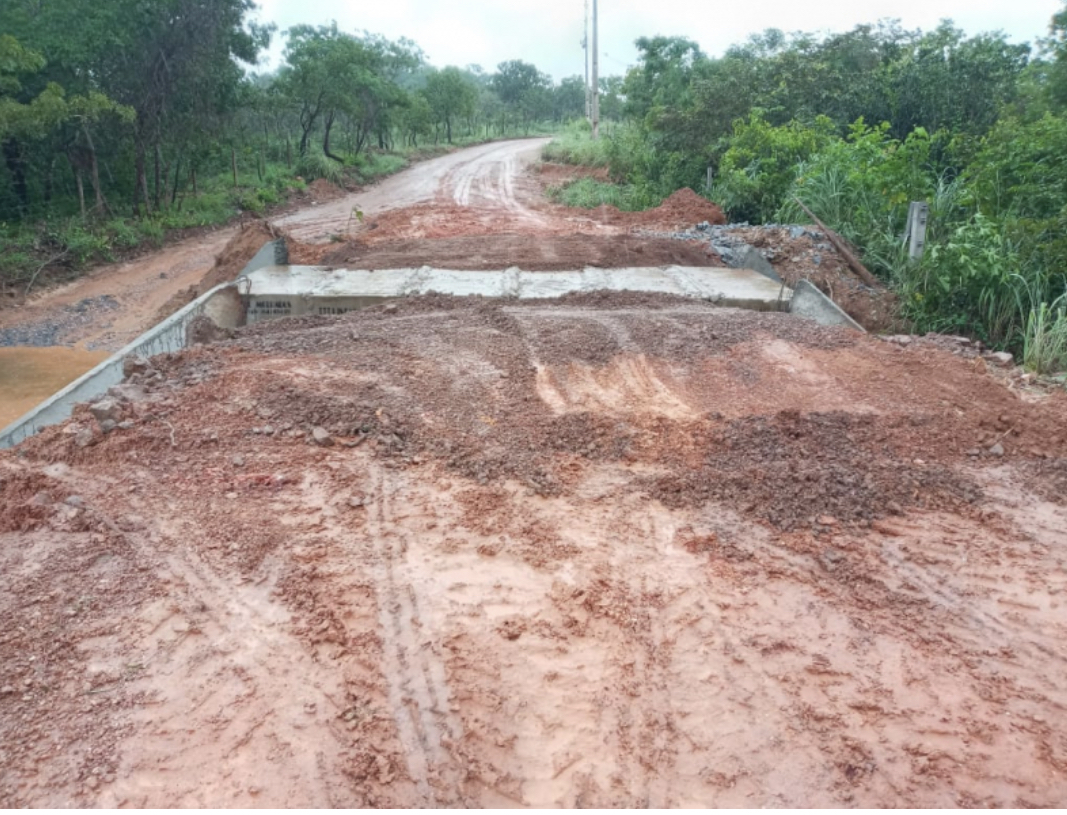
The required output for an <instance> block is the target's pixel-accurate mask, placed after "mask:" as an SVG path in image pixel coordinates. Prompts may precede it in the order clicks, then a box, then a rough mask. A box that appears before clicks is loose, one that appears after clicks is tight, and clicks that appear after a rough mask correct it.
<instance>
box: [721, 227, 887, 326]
mask: <svg viewBox="0 0 1067 815" xmlns="http://www.w3.org/2000/svg"><path fill="white" fill-rule="evenodd" d="M731 231H732V232H733V233H734V234H736V235H738V236H740V237H741V238H742V239H744V240H745V241H747V242H748V243H749V244H750V245H752V246H755V247H756V248H757V249H759V250H760V252H761V253H762V254H763V255H764V256H765V257H766V258H767V259H768V260H769V261H770V262H771V265H772V266H773V267H774V270H775V272H777V273H778V275H779V276H780V277H781V278H782V280H783V281H785V282H786V283H788V284H789V285H790V286H795V285H796V284H797V282H798V281H800V280H802V279H803V280H809V281H811V282H812V283H813V284H815V286H816V287H817V288H818V289H819V290H820V291H822V292H823V294H825V295H827V296H828V297H829V298H830V299H832V300H833V301H834V302H835V303H837V304H838V305H839V306H841V308H842V309H843V310H844V311H845V313H846V314H848V315H849V316H850V317H851V318H852V319H854V320H855V321H856V322H858V323H859V324H860V325H862V326H863V327H864V328H866V329H867V330H868V331H871V332H875V333H878V332H883V331H893V330H896V329H898V328H899V327H900V319H899V316H898V310H899V304H898V302H897V297H896V295H895V294H894V293H893V292H891V291H889V290H888V289H887V288H885V287H880V288H871V287H870V286H866V285H864V284H863V283H861V282H860V280H859V279H858V278H857V277H856V275H855V273H854V272H852V270H851V269H849V268H848V265H847V264H846V263H845V260H844V258H842V257H841V256H840V255H839V254H838V252H837V250H836V249H834V247H833V246H832V245H831V244H830V242H829V241H827V240H826V236H825V235H823V234H822V232H820V231H819V230H818V229H816V228H815V227H807V228H798V227H758V226H753V227H739V228H737V229H735V230H731Z"/></svg>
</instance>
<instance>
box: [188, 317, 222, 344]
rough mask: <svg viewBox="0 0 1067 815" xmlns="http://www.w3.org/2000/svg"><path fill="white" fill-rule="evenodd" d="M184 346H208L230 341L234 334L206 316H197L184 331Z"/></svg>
mask: <svg viewBox="0 0 1067 815" xmlns="http://www.w3.org/2000/svg"><path fill="white" fill-rule="evenodd" d="M185 336H186V345H190V346H192V345H209V344H211V343H215V342H222V341H223V340H230V339H233V337H234V332H233V330H232V329H229V328H222V327H220V326H219V325H217V324H216V323H215V321H214V320H212V319H211V318H210V317H208V316H207V315H206V314H198V315H197V316H196V317H194V318H193V319H192V320H191V321H190V322H189V326H188V327H187V328H186V329H185Z"/></svg>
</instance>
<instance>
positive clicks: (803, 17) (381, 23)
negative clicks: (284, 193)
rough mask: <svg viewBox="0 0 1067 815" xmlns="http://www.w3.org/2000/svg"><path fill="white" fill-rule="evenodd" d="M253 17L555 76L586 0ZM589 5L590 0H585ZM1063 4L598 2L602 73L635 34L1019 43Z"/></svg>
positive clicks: (278, 44) (981, 0) (425, 4)
mask: <svg viewBox="0 0 1067 815" xmlns="http://www.w3.org/2000/svg"><path fill="white" fill-rule="evenodd" d="M258 2H259V4H260V12H259V17H260V19H261V20H263V21H272V22H274V23H276V24H277V25H278V29H279V32H281V31H284V30H285V29H286V28H288V27H289V26H292V25H296V24H297V23H310V24H313V25H321V24H325V23H329V22H330V21H331V20H336V21H337V24H338V25H339V26H340V27H341V28H342V29H344V30H346V31H356V30H360V29H365V30H367V31H371V32H373V33H377V34H384V35H385V36H386V37H389V38H390V39H397V38H399V37H402V36H403V37H408V38H410V39H412V40H414V41H415V42H416V43H418V44H419V46H421V47H422V49H423V51H425V52H426V55H427V57H428V59H429V61H430V63H431V64H432V65H436V66H437V67H443V66H445V65H459V66H465V65H469V64H472V63H475V64H479V65H481V66H482V67H483V68H485V69H486V70H490V71H491V70H493V69H494V68H495V67H496V66H497V64H498V63H500V62H503V61H504V60H508V59H522V60H525V61H527V62H532V63H534V64H535V65H537V67H539V68H540V69H541V70H542V71H546V72H547V73H549V74H552V76H553V77H555V78H556V79H557V80H558V79H560V78H562V77H564V76H571V75H574V74H580V73H582V72H583V70H584V69H583V62H582V51H581V48H580V43H581V39H582V26H583V23H582V20H583V9H584V0H310V2H309V0H258ZM590 2H591V0H590ZM1060 7H1061V0H852V2H818V1H816V2H797V0H731V2H728V3H718V2H708V0H600V51H601V65H602V68H601V73H602V74H617V73H623V72H625V70H626V68H627V67H628V66H630V65H633V64H634V63H635V62H636V59H637V52H636V49H635V48H634V45H633V43H634V40H635V39H636V38H637V37H640V36H650V35H655V34H665V35H681V36H686V37H689V38H691V39H694V40H696V41H697V42H699V43H700V45H701V46H702V47H703V49H704V50H705V51H706V52H707V53H709V54H711V55H717V54H721V53H722V52H723V51H724V50H725V49H726V48H727V47H729V46H730V45H732V44H734V43H737V42H741V41H743V40H744V39H745V38H746V37H748V35H749V34H752V33H756V32H759V31H762V30H764V29H766V28H772V27H773V28H780V29H782V30H783V31H786V32H791V31H815V32H827V31H830V32H839V31H847V30H849V29H851V28H852V27H853V26H855V25H857V24H858V23H870V22H875V21H877V20H879V19H882V18H899V19H900V20H901V21H902V23H903V24H904V26H905V28H908V29H914V28H922V29H923V30H924V31H925V30H929V29H932V28H934V27H935V26H936V25H937V24H938V21H939V20H941V19H943V18H950V19H952V20H954V21H955V23H956V25H958V26H959V27H961V28H963V29H964V30H965V31H966V32H967V33H968V34H976V33H978V32H981V31H995V30H998V29H999V30H1003V31H1004V32H1006V33H1007V34H1008V35H1009V37H1010V38H1011V39H1012V40H1013V41H1015V42H1027V41H1028V42H1033V41H1034V39H1035V38H1036V37H1039V36H1044V35H1045V34H1047V32H1048V24H1049V20H1050V19H1051V17H1052V15H1053V14H1055V13H1056V11H1057V10H1058V9H1059V8H1060ZM282 46H283V38H282V37H281V36H280V33H279V35H278V36H276V37H275V42H274V44H273V45H272V47H271V57H270V58H269V59H268V60H267V63H266V65H265V66H264V67H276V65H277V63H278V61H279V57H280V54H281V51H282Z"/></svg>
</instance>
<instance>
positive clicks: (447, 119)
mask: <svg viewBox="0 0 1067 815" xmlns="http://www.w3.org/2000/svg"><path fill="white" fill-rule="evenodd" d="M445 130H446V131H448V143H449V144H452V117H451V116H446V117H445Z"/></svg>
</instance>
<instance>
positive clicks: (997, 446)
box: [989, 442, 1004, 458]
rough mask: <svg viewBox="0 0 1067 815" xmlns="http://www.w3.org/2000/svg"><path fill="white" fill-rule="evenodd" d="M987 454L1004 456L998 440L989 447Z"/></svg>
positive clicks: (998, 456)
mask: <svg viewBox="0 0 1067 815" xmlns="http://www.w3.org/2000/svg"><path fill="white" fill-rule="evenodd" d="M989 455H991V456H993V457H995V458H1002V457H1003V456H1004V445H1003V444H1001V443H1000V442H997V443H996V444H994V445H993V446H992V447H990V448H989Z"/></svg>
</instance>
